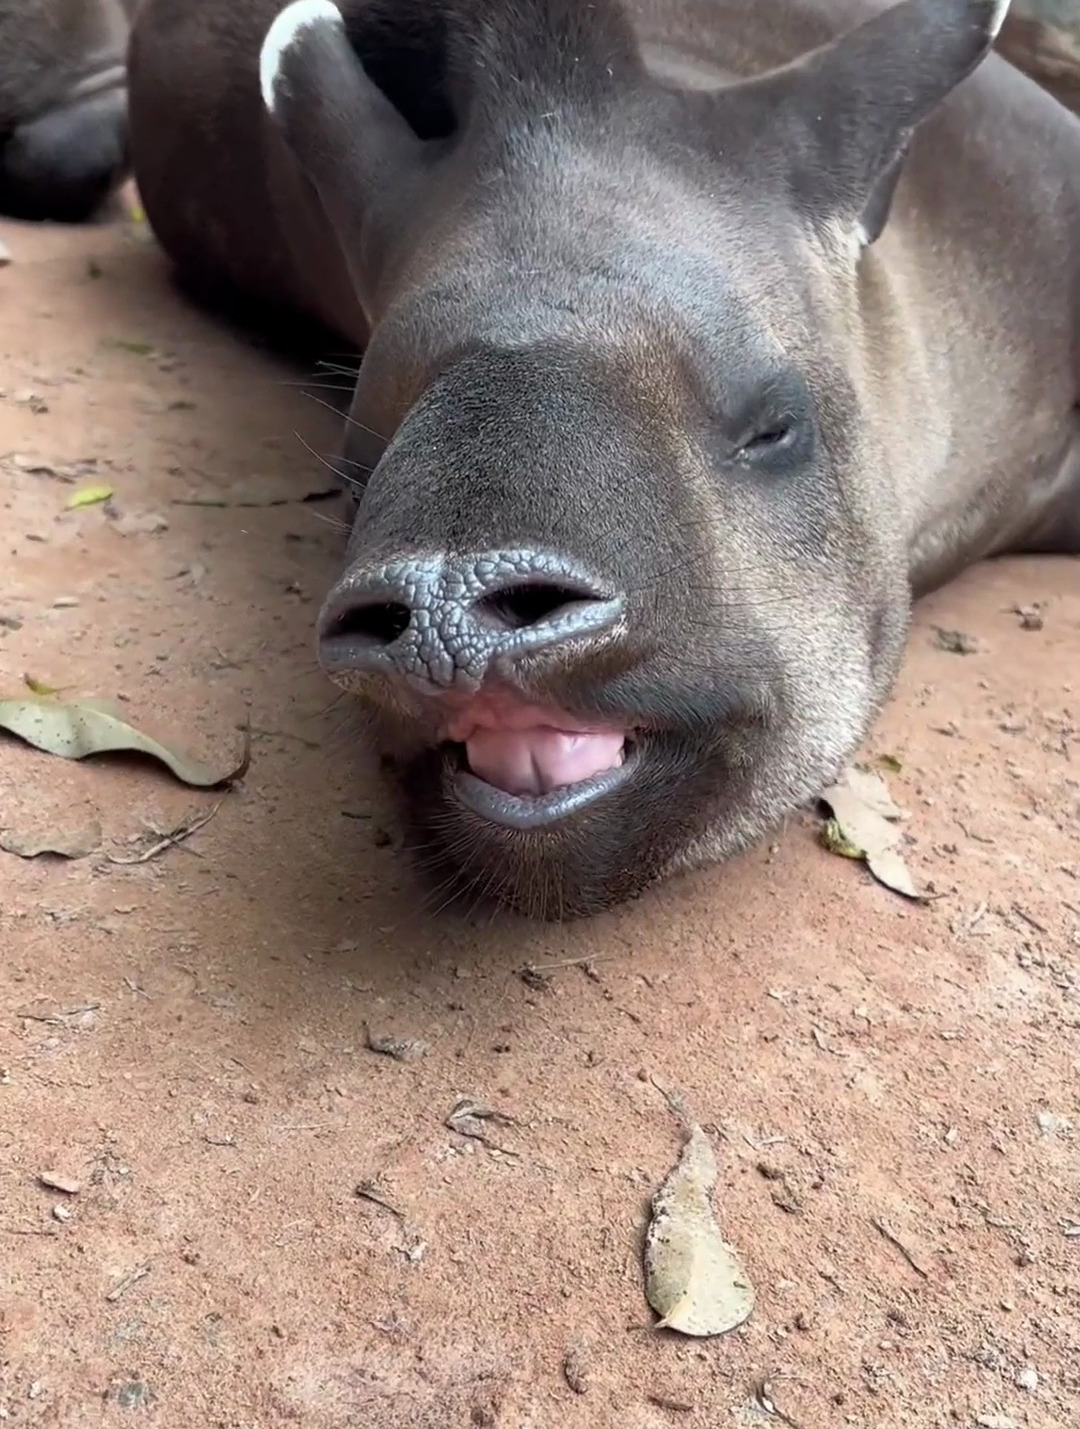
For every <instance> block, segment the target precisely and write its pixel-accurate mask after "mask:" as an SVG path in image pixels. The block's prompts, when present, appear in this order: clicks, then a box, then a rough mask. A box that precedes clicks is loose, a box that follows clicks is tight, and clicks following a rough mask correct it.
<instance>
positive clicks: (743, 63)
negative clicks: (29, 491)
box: [129, 0, 1080, 919]
mask: <svg viewBox="0 0 1080 1429" xmlns="http://www.w3.org/2000/svg"><path fill="white" fill-rule="evenodd" d="M1007 9H1008V0H902V3H896V4H887V3H885V0H589V3H585V0H340V3H339V4H337V5H335V4H332V3H330V0H295V3H293V4H289V5H287V6H284V7H283V6H282V4H281V0H145V3H144V4H143V7H142V9H141V12H140V14H139V16H138V18H137V20H136V22H135V26H134V31H133V37H132V44H131V51H130V74H129V90H130V95H129V102H130V117H131V152H132V161H133V164H134V171H135V176H136V180H137V183H138V186H139V190H140V193H141V196H142V201H143V204H144V207H145V210H146V213H147V216H148V219H149V222H150V224H151V226H152V228H153V230H154V232H155V233H156V235H157V237H158V239H159V240H160V243H161V245H162V246H163V248H164V250H165V252H166V253H167V254H168V255H169V257H170V259H171V260H172V263H173V264H174V266H175V268H176V270H177V271H178V272H179V273H180V274H182V275H184V276H185V278H186V279H187V280H189V281H190V282H191V283H192V285H193V287H194V288H199V289H201V291H202V292H203V293H204V294H216V295H217V296H218V297H220V298H221V300H222V301H225V300H235V301H236V302H237V303H239V304H241V305H246V307H247V308H248V309H249V310H250V312H251V313H252V314H253V315H254V316H255V317H256V318H257V320H259V321H265V322H266V323H267V324H270V323H274V324H275V325H277V326H279V327H281V326H282V325H283V327H284V330H286V331H288V329H289V325H290V324H291V323H296V324H298V325H299V324H301V323H303V322H306V321H315V322H317V323H319V324H321V325H322V326H324V327H325V329H326V330H327V331H328V332H332V333H334V334H336V335H338V337H339V338H343V339H345V340H347V341H348V342H349V344H350V345H351V346H352V347H353V348H355V350H356V351H357V352H358V353H360V354H362V358H361V360H360V362H359V367H358V373H357V377H356V383H355V391H354V393H353V396H352V401H351V407H350V410H349V414H348V418H347V420H346V421H345V423H344V429H343V432H342V438H341V446H340V451H339V452H338V454H337V456H336V464H337V467H338V469H339V470H340V471H341V473H342V475H343V479H344V483H345V485H346V487H347V490H348V493H349V512H350V523H351V525H350V535H349V537H348V540H347V547H346V549H345V551H344V553H343V557H342V564H341V568H340V571H339V572H338V574H337V575H336V578H335V579H334V580H333V583H332V585H331V587H330V589H329V590H328V592H327V594H326V599H325V602H324V603H323V605H322V609H321V613H320V614H319V617H318V623H317V632H316V638H317V645H318V653H319V658H320V660H321V663H322V665H323V667H324V669H325V670H326V672H327V674H328V675H329V677H330V679H331V680H333V681H334V682H336V684H337V685H338V686H340V688H341V689H342V690H344V691H346V692H348V695H349V697H350V699H351V700H352V701H353V704H354V707H355V709H356V710H357V712H358V713H359V714H361V715H362V716H363V725H362V739H363V742H364V743H365V745H366V746H368V747H370V748H371V749H373V750H375V751H377V752H378V754H380V755H381V756H382V758H383V762H384V763H385V764H386V766H387V767H388V769H389V770H390V777H391V780H392V783H393V787H394V788H395V789H396V790H397V791H398V793H399V795H400V798H401V806H402V811H403V817H404V820H405V825H406V828H407V830H408V840H409V843H410V844H411V846H412V848H413V849H414V850H415V855H416V858H417V860H418V861H419V864H420V866H421V867H422V868H423V870H424V871H425V873H426V875H427V876H428V877H430V878H433V879H437V880H438V886H439V887H441V888H443V889H445V890H447V894H448V896H450V895H459V896H461V897H463V898H466V899H476V900H494V901H495V902H496V903H498V904H502V905H506V906H509V907H511V908H514V909H516V910H517V911H519V912H520V913H523V914H525V915H527V916H531V917H537V918H548V919H557V918H569V917H575V916H581V915H587V914H591V913H595V912H597V911H599V910H602V909H605V908H607V907H610V906H612V905H615V904H617V903H619V902H621V901H623V900H625V899H628V898H630V897H632V896H635V895H637V894H638V893H640V892H641V891H642V890H643V889H645V888H646V887H647V886H649V885H650V884H653V883H655V882H656V881H658V880H661V879H664V878H667V877H670V876H672V875H674V874H676V873H678V872H680V871H681V870H686V869H690V868H694V867H698V866H701V865H705V864H709V863H716V862H719V861H721V860H725V859H727V858H729V857H731V856H732V855H735V854H737V853H738V852H739V851H741V850H745V849H747V848H748V847H749V846H751V845H753V844H754V843H756V842H757V841H758V840H760V839H762V838H763V837H764V836H765V835H767V834H768V833H769V831H771V830H773V829H774V828H775V827H776V826H777V824H778V823H779V821H781V820H782V819H783V818H784V817H785V816H786V815H787V814H788V813H789V812H790V811H792V810H794V809H796V808H798V807H800V806H803V805H805V804H806V803H807V802H809V801H811V800H813V799H814V798H815V797H816V796H817V795H819V793H820V791H821V790H822V789H823V788H824V787H825V786H827V785H828V784H829V782H830V781H831V780H832V779H833V778H834V777H835V776H836V775H837V774H838V773H839V771H840V770H841V769H842V768H843V767H844V765H845V763H846V761H848V760H849V759H850V758H851V756H852V754H853V752H854V751H855V750H856V748H857V747H858V745H859V744H860V742H861V741H862V740H863V738H864V736H865V735H866V734H867V731H868V729H869V727H870V725H871V723H872V721H873V719H874V717H875V715H876V713H877V712H878V710H879V709H880V707H881V705H882V702H883V701H884V700H885V699H886V697H887V696H888V694H889V692H890V689H891V688H892V686H893V683H894V680H895V677H896V674H897V670H898V666H899V665H900V662H901V659H902V656H903V652H904V648H905V641H906V637H907V634H908V630H909V620H910V616H911V610H912V604H913V601H915V600H916V599H917V598H918V597H919V596H920V595H921V594H923V593H924V592H927V591H929V590H931V589H933V588H935V587H938V586H940V585H941V584H942V583H943V582H946V581H948V580H949V579H950V578H951V577H953V576H954V575H955V574H956V573H958V572H959V571H961V570H962V569H964V568H965V567H967V566H969V565H970V564H971V563H973V562H975V561H979V560H981V559H983V558H986V557H992V556H995V555H998V554H1002V553H1005V552H1030V553H1035V552H1043V553H1055V552H1056V553H1060V554H1076V553H1077V552H1078V551H1080V415H1078V408H1077V400H1078V395H1080V121H1078V120H1077V118H1076V117H1075V116H1074V115H1073V114H1071V113H1070V112H1068V110H1067V109H1066V108H1065V107H1064V106H1063V105H1061V104H1059V103H1057V102H1056V101H1055V99H1053V98H1052V97H1051V96H1050V95H1049V94H1048V93H1047V92H1046V91H1045V90H1044V89H1042V88H1040V87H1039V86H1038V85H1037V84H1035V83H1034V82H1032V80H1031V79H1029V78H1027V77H1025V76H1024V75H1023V74H1021V73H1020V72H1019V71H1018V70H1017V69H1016V68H1014V67H1013V66H1011V65H1010V64H1008V63H1007V62H1006V61H1004V60H1003V59H1001V58H1000V57H999V56H998V55H996V54H994V53H992V47H993V45H994V42H995V38H996V37H997V36H998V34H999V31H1000V29H1001V26H1002V24H1003V21H1004V20H1005V18H1006V12H1007ZM298 330H299V327H298ZM339 345H340V343H339ZM298 459H299V454H298ZM1078 572H1080V567H1078Z"/></svg>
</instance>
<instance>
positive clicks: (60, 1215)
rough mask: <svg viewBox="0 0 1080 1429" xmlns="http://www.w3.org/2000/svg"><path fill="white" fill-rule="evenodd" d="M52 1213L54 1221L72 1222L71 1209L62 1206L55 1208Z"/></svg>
mask: <svg viewBox="0 0 1080 1429" xmlns="http://www.w3.org/2000/svg"><path fill="white" fill-rule="evenodd" d="M52 1213H53V1220H55V1221H70V1220H71V1211H70V1210H69V1208H68V1207H67V1206H61V1205H57V1206H53V1208H52Z"/></svg>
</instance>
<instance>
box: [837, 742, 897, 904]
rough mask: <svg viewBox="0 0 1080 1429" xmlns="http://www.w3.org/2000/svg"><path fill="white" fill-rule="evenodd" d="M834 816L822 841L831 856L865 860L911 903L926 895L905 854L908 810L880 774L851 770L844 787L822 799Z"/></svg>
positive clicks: (842, 780) (887, 885) (871, 868)
mask: <svg viewBox="0 0 1080 1429" xmlns="http://www.w3.org/2000/svg"><path fill="white" fill-rule="evenodd" d="M821 799H822V801H823V802H824V803H826V804H828V806H829V807H830V809H832V812H833V817H832V818H831V819H829V820H828V821H827V822H826V824H825V827H824V828H823V829H822V833H821V841H822V843H823V844H824V845H825V847H826V848H827V849H828V850H829V852H830V853H836V854H840V855H841V857H843V858H854V859H861V860H862V861H863V862H864V863H865V864H866V866H867V868H868V869H869V870H870V872H871V873H872V874H873V875H874V877H875V878H876V879H877V881H878V882H879V883H881V884H884V886H885V887H886V888H891V889H892V890H893V892H894V893H900V894H903V896H904V897H905V898H915V899H918V898H920V897H921V896H922V895H921V894H920V893H919V890H918V888H917V887H916V886H915V881H914V879H913V878H912V876H911V873H910V872H909V870H908V867H907V865H906V864H905V862H904V860H903V857H902V856H901V854H900V841H901V839H902V837H903V835H902V833H901V831H900V829H899V828H898V827H897V820H899V819H900V818H901V817H902V816H903V815H902V810H901V809H900V808H898V806H897V805H896V804H895V803H894V802H893V799H892V795H891V794H890V793H889V791H888V789H887V788H886V786H885V781H884V779H882V777H881V776H880V774H871V773H868V772H867V771H866V770H864V769H855V768H851V769H848V770H847V772H846V773H845V774H844V776H843V778H842V779H841V781H840V782H839V783H838V784H833V785H832V786H831V787H830V788H828V789H826V790H825V792H824V793H823V794H822V795H821Z"/></svg>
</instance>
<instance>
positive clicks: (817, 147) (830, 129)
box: [765, 0, 1009, 244]
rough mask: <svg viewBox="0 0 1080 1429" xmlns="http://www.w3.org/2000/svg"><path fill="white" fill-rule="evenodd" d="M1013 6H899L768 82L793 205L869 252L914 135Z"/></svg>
mask: <svg viewBox="0 0 1080 1429" xmlns="http://www.w3.org/2000/svg"><path fill="white" fill-rule="evenodd" d="M1008 9H1009V0H903V3H901V4H897V5H894V6H892V7H891V8H890V9H888V10H885V11H884V12H882V13H881V14H879V15H875V16H874V17H873V18H872V19H870V20H868V21H865V22H864V23H863V24H861V25H859V26H858V27H857V28H855V29H853V30H849V31H848V32H847V33H846V34H844V35H841V36H840V37H839V38H838V39H836V40H834V41H833V42H832V43H831V44H828V45H825V46H823V47H822V48H821V49H818V50H815V51H814V52H813V53H811V54H810V55H807V56H806V57H805V58H804V59H802V60H801V61H798V62H796V63H795V64H794V65H791V66H790V67H788V68H787V69H785V70H782V71H777V72H775V73H774V74H773V75H772V76H769V77H767V78H766V80H765V85H766V87H768V85H769V80H770V79H771V80H773V81H775V82H778V83H779V84H780V86H781V90H780V95H779V96H778V98H779V106H778V109H779V115H778V117H779V116H782V117H781V126H782V130H783V135H784V143H785V146H786V147H788V150H789V152H790V153H792V154H793V155H794V156H795V159H794V165H795V167H794V171H793V172H792V180H793V182H794V184H795V187H796V192H797V197H798V198H799V199H800V201H805V202H806V203H807V205H808V206H809V207H810V208H811V209H816V210H818V211H821V210H822V209H824V210H826V211H827V214H828V216H829V217H830V218H833V219H839V220H840V221H841V222H842V223H845V224H847V225H850V226H851V227H852V228H853V229H854V230H855V232H856V233H857V235H858V238H859V241H860V242H861V243H863V244H867V243H873V242H874V240H875V239H876V238H877V237H878V236H879V235H880V233H881V230H882V229H883V228H884V226H885V222H886V219H887V218H888V215H889V208H890V205H891V202H892V197H893V191H894V189H895V187H896V182H897V180H898V178H899V176H900V171H901V167H902V164H903V160H904V156H905V154H906V152H907V149H908V145H909V144H910V142H911V138H912V135H913V134H914V131H915V129H916V128H917V126H918V125H919V124H920V123H922V121H923V120H924V119H926V118H928V117H929V115H930V114H931V113H933V111H934V110H935V109H936V108H937V106H938V105H939V104H940V103H941V102H942V101H943V100H944V99H945V98H946V96H947V95H948V94H949V93H950V91H952V90H953V89H955V87H956V86H957V85H958V84H959V83H960V82H961V80H964V79H966V78H967V76H968V75H969V74H971V72H972V71H973V70H974V69H975V68H976V66H977V65H978V64H979V62H980V61H981V60H982V59H983V58H984V57H985V55H986V54H987V53H988V51H989V50H990V48H991V47H992V45H993V43H994V40H995V38H996V36H997V34H998V31H999V30H1000V29H1001V26H1002V24H1003V23H1004V20H1005V16H1006V13H1007V12H1008Z"/></svg>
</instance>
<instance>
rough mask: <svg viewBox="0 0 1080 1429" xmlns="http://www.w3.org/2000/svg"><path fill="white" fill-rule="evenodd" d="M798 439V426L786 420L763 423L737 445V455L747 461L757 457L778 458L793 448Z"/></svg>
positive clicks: (792, 421)
mask: <svg viewBox="0 0 1080 1429" xmlns="http://www.w3.org/2000/svg"><path fill="white" fill-rule="evenodd" d="M798 437H799V424H798V423H797V422H796V421H794V420H790V419H787V418H779V419H777V420H776V421H770V422H764V423H762V424H761V426H759V427H758V428H757V430H756V431H753V432H752V433H751V434H750V435H749V436H748V437H745V438H744V439H743V440H742V441H741V442H740V443H739V445H738V448H737V453H738V455H739V456H740V457H742V458H744V459H745V460H748V461H753V460H754V459H755V458H757V457H769V456H778V455H779V454H780V453H781V452H783V451H786V450H788V449H790V448H791V447H793V446H795V444H796V443H797V441H798Z"/></svg>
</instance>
